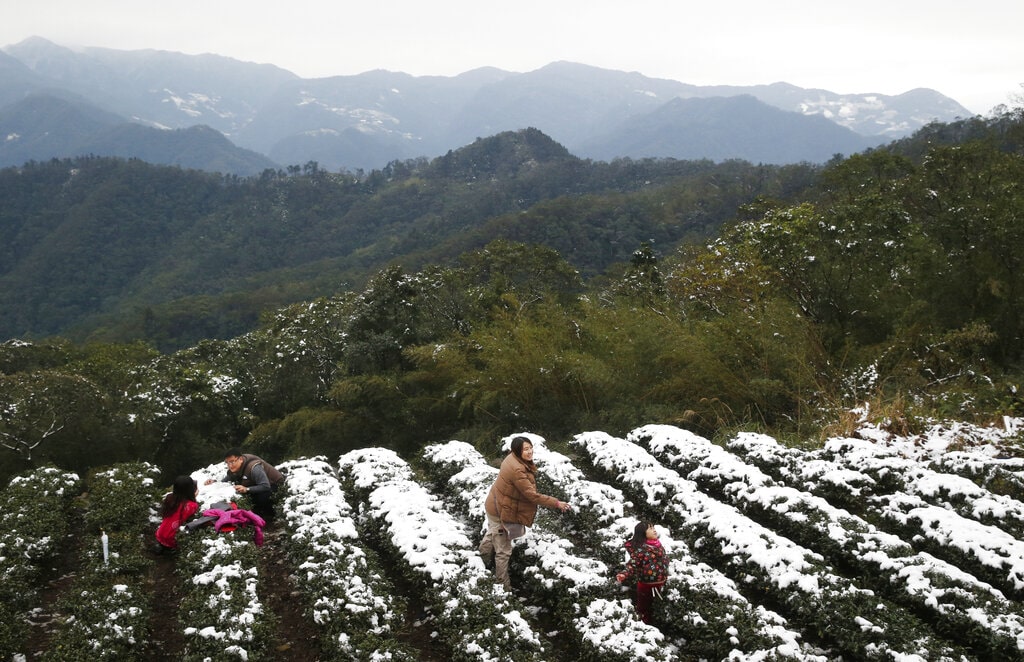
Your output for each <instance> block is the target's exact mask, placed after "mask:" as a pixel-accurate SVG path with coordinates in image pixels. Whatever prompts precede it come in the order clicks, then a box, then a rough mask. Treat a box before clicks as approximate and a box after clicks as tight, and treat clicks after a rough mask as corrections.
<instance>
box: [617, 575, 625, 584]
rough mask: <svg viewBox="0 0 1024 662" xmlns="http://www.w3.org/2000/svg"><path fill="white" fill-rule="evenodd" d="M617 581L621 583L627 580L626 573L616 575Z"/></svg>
mask: <svg viewBox="0 0 1024 662" xmlns="http://www.w3.org/2000/svg"><path fill="white" fill-rule="evenodd" d="M615 581H617V582H618V583H620V584H621V583H622V582H624V581H626V575H625V574H624V573H621V572H620V573H619V574H617V575H615Z"/></svg>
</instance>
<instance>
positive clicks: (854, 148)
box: [0, 37, 971, 175]
mask: <svg viewBox="0 0 1024 662" xmlns="http://www.w3.org/2000/svg"><path fill="white" fill-rule="evenodd" d="M970 116H971V113H970V111H968V110H967V109H966V108H964V107H963V106H961V105H960V104H959V103H957V102H956V101H954V100H952V99H950V98H948V97H945V96H943V95H941V94H939V93H938V92H935V91H934V90H928V89H916V90H911V91H909V92H906V93H904V94H900V95H896V96H886V95H881V94H836V93H833V92H829V91H826V90H816V89H803V88H799V87H795V86H793V85H789V84H786V83H775V84H772V85H758V86H748V87H738V86H696V85H689V84H686V83H681V82H677V81H672V80H665V79H657V78H648V77H646V76H643V75H641V74H639V73H635V72H629V73H627V72H622V71H612V70H607V69H599V68H595V67H591V66H586V65H581V64H574V63H570V62H556V63H552V64H549V65H547V66H545V67H542V68H540V69H537V70H536V71H531V72H527V73H512V72H507V71H502V70H499V69H494V68H482V69H476V70H473V71H469V72H466V73H463V74H460V75H458V76H453V77H443V76H419V77H416V76H411V75H408V74H404V73H395V72H388V71H370V72H367V73H363V74H359V75H355V76H335V77H329V78H316V79H304V78H300V77H298V76H296V75H295V74H293V73H291V72H288V71H286V70H284V69H280V68H278V67H275V66H273V65H269V64H253V63H246V62H240V61H237V60H233V59H231V58H226V57H221V56H217V55H184V54H181V53H172V52H166V51H155V50H141V51H120V50H112V49H104V48H85V49H81V50H72V49H69V48H65V47H63V46H59V45H57V44H54V43H52V42H50V41H47V40H45V39H42V38H39V37H33V38H31V39H27V40H25V41H23V42H20V43H18V44H15V45H11V46H7V47H5V48H4V49H3V50H2V51H0V166H10V165H21V164H23V163H25V162H26V161H28V160H46V159H50V158H53V157H68V156H76V155H82V154H94V155H99V156H108V155H109V156H122V157H135V158H140V159H143V160H146V161H150V162H153V163H158V164H172V165H180V166H182V167H186V168H196V169H203V170H214V171H219V172H225V173H232V174H238V175H251V174H256V173H259V172H261V171H263V170H264V169H267V168H281V167H286V166H293V165H304V164H307V163H309V162H310V161H315V162H317V163H318V164H319V166H320V167H321V168H325V169H328V170H338V169H348V170H357V169H374V168H381V167H383V166H384V165H386V164H387V163H388V162H390V161H393V160H405V159H410V158H417V157H428V158H430V157H435V156H439V155H442V154H445V153H447V152H448V151H450V150H453V149H457V148H459V147H461V146H464V145H467V144H469V143H471V142H473V140H475V139H476V138H479V137H487V136H491V135H495V134H497V133H499V132H502V131H509V130H517V129H521V128H526V127H533V128H537V129H540V130H541V131H543V132H544V133H545V134H547V135H549V136H551V137H552V138H553V139H555V140H556V141H558V142H559V143H560V144H562V145H564V146H565V147H566V148H568V149H569V151H571V152H572V153H573V154H575V155H576V156H579V157H583V158H591V159H597V160H610V159H614V158H619V157H628V158H634V159H637V158H646V157H656V158H677V159H704V158H706V159H711V160H715V161H721V160H726V159H744V160H747V161H751V162H754V163H773V164H779V163H793V162H800V161H809V162H817V163H820V162H824V161H826V160H828V159H829V158H831V157H832V156H833V155H835V154H837V153H839V154H851V153H854V152H858V151H861V150H864V149H867V148H869V147H873V146H877V145H880V144H884V143H887V142H889V141H890V140H894V139H897V138H900V137H903V136H906V135H909V134H911V133H913V132H914V131H915V130H917V129H918V128H920V127H922V126H924V125H925V124H927V123H929V122H931V121H940V122H947V121H952V120H954V119H956V118H958V117H960V118H966V117H970Z"/></svg>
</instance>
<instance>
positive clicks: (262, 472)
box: [206, 448, 284, 524]
mask: <svg viewBox="0 0 1024 662" xmlns="http://www.w3.org/2000/svg"><path fill="white" fill-rule="evenodd" d="M224 464H226V465H227V467H228V471H227V475H225V476H224V478H223V480H224V482H228V483H234V485H235V492H237V493H238V494H246V495H248V496H249V498H251V499H252V511H253V512H254V513H256V514H257V515H259V516H260V517H262V518H263V520H264V521H265V522H266V523H267V524H270V523H271V522H273V521H274V515H275V512H274V503H273V496H274V493H275V492H276V491H277V488H278V487H280V486H281V485H282V484H283V483H284V474H282V473H281V472H280V471H278V470H277V469H275V468H274V467H273V465H271V464H270V463H268V462H267V461H266V460H264V459H263V458H261V457H258V456H256V455H250V454H248V453H243V452H242V451H241V450H239V449H238V448H232V449H230V450H228V451H227V452H226V453H224ZM213 482H215V481H213V480H212V479H211V480H208V481H206V483H207V485H209V484H210V483H213Z"/></svg>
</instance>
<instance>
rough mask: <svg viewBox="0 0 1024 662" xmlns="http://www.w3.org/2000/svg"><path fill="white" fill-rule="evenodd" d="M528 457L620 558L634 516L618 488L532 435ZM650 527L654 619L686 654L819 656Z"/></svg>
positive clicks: (585, 531) (593, 536)
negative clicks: (655, 543)
mask: <svg viewBox="0 0 1024 662" xmlns="http://www.w3.org/2000/svg"><path fill="white" fill-rule="evenodd" d="M534 458H535V459H536V460H537V462H538V463H539V466H540V473H541V475H542V476H544V477H545V478H546V479H548V480H550V481H551V482H552V483H553V484H554V485H556V486H557V487H558V488H559V489H562V490H564V491H565V492H566V493H568V494H571V495H573V499H580V501H581V502H582V503H580V504H579V505H578V506H577V507H576V508H575V510H574V511H573V513H572V516H573V519H575V520H577V522H576V524H575V529H576V532H577V533H578V535H580V536H581V537H583V538H584V539H587V540H593V541H594V542H595V543H596V546H597V547H598V551H599V553H601V554H602V555H603V558H605V559H608V561H609V563H615V562H617V563H618V564H619V565H621V564H622V563H623V561H624V554H623V543H624V541H625V539H626V538H630V537H632V535H633V528H634V526H635V524H636V522H637V520H638V519H640V518H639V517H637V516H636V515H634V516H632V517H629V518H626V517H623V514H624V513H626V512H630V511H632V509H633V506H632V504H631V503H629V502H628V501H627V500H626V499H625V497H624V496H623V494H622V491H621V490H619V489H617V488H615V487H612V486H610V485H606V484H604V483H597V482H594V481H590V480H588V479H587V477H586V475H585V474H584V473H583V472H582V471H581V470H580V469H578V468H577V467H576V466H575V465H574V464H573V463H572V461H571V460H570V459H569V458H568V457H566V456H565V455H562V454H561V453H557V452H554V451H551V450H549V449H548V447H547V444H545V443H544V442H543V440H540V439H537V440H535V441H534ZM573 503H574V505H575V504H576V501H573ZM655 526H656V528H658V532H659V534H660V538H661V541H662V545H663V547H664V548H665V551H666V554H667V555H668V557H669V581H668V582H667V583H666V585H665V590H664V594H665V601H664V603H662V604H663V607H662V608H661V609H659V610H656V612H655V617H656V620H655V624H656V625H658V626H659V627H662V628H665V629H666V632H669V633H671V634H673V635H674V636H677V637H681V638H683V639H685V641H686V645H685V649H686V651H687V652H688V653H690V654H693V655H697V656H699V657H702V658H706V659H726V658H728V659H730V660H741V659H750V660H757V659H779V658H783V659H807V660H820V661H823V660H824V659H825V658H824V657H823V656H821V655H818V654H816V653H815V652H814V651H812V650H809V649H808V648H807V647H806V645H805V644H803V643H802V642H801V636H800V634H799V633H797V632H795V631H793V630H791V629H789V628H788V626H787V625H786V621H785V619H784V618H782V617H781V616H780V615H778V614H777V613H775V612H773V611H771V610H769V609H766V608H765V607H764V606H762V605H753V604H751V603H750V602H749V601H748V600H747V599H746V598H745V597H743V595H742V594H741V593H740V591H739V589H738V587H737V586H736V584H735V583H734V582H733V581H732V580H731V579H729V578H728V577H726V576H725V575H723V574H722V573H721V572H719V571H718V570H715V569H714V568H712V567H710V566H709V565H707V564H706V563H702V562H700V561H699V560H697V559H696V558H695V557H694V556H693V554H692V552H691V551H690V549H689V548H688V547H687V546H686V544H685V543H684V542H683V541H682V540H675V539H673V537H672V536H671V534H670V533H669V531H668V530H667V529H665V528H664V527H663V526H660V525H659V523H655Z"/></svg>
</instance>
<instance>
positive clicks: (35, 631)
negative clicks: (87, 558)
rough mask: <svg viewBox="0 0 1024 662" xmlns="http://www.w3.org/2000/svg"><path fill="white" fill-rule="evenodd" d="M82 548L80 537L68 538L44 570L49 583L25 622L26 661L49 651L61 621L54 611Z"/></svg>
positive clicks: (70, 536)
mask: <svg viewBox="0 0 1024 662" xmlns="http://www.w3.org/2000/svg"><path fill="white" fill-rule="evenodd" d="M83 544H84V540H83V538H82V536H76V535H72V534H69V535H68V536H67V537H66V538H65V539H64V542H63V544H62V545H61V552H60V554H59V555H58V556H57V558H56V559H54V561H53V564H52V565H50V566H49V567H48V568H47V569H46V570H45V574H46V575H47V576H49V577H50V579H49V581H47V583H46V586H44V587H43V589H42V590H41V591H40V592H39V605H38V606H37V607H36V608H35V609H33V610H32V613H31V614H30V615H29V618H28V622H29V631H28V641H27V642H26V643H25V647H24V651H23V652H24V653H25V659H26V660H38V659H40V658H41V657H42V655H43V653H45V652H46V650H47V649H48V648H49V645H50V639H51V638H52V637H53V630H54V628H55V627H56V626H57V624H58V620H57V619H59V618H60V614H59V613H58V612H57V610H56V606H57V601H58V600H60V598H61V597H62V596H63V595H64V593H65V592H66V591H67V590H68V587H69V586H70V585H71V584H72V582H74V581H75V573H76V571H77V569H78V562H79V559H80V558H81V553H82V545H83Z"/></svg>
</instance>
